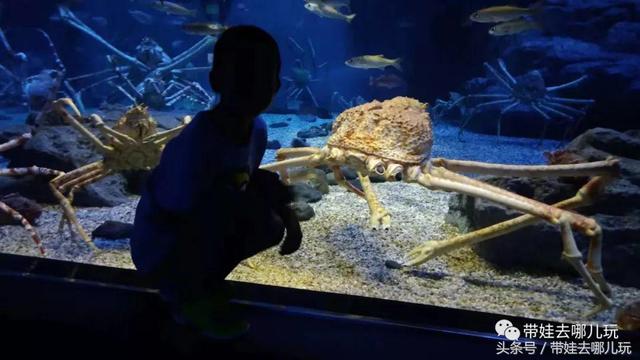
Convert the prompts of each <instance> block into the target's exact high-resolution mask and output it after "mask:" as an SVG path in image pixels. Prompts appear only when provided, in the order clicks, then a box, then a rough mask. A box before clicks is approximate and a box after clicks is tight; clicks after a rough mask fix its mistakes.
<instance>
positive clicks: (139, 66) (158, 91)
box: [58, 6, 215, 108]
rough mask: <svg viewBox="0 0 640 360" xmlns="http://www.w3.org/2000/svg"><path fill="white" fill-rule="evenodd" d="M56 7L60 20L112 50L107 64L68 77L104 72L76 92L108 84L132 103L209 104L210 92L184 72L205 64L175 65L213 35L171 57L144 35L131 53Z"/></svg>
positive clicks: (209, 41) (210, 41) (200, 48)
mask: <svg viewBox="0 0 640 360" xmlns="http://www.w3.org/2000/svg"><path fill="white" fill-rule="evenodd" d="M58 10H59V14H60V19H61V20H62V21H64V22H65V23H66V24H68V25H70V26H72V27H74V28H76V29H78V30H80V31H81V32H83V33H85V34H87V35H88V36H90V37H92V38H93V39H95V40H96V41H98V43H100V44H102V45H103V46H104V47H106V48H107V49H108V50H110V51H111V52H112V53H113V54H115V55H113V56H112V55H109V56H107V61H108V63H109V68H107V69H105V70H102V71H98V72H95V73H92V74H85V75H80V76H75V77H73V78H70V79H69V80H70V81H79V80H83V79H89V78H93V77H97V76H106V77H104V78H103V79H101V80H98V81H96V82H94V83H92V84H89V85H86V86H85V87H83V88H81V89H80V90H79V91H78V92H79V93H80V94H82V93H83V92H85V91H87V90H89V89H91V88H94V87H96V86H99V85H102V84H109V85H111V86H113V87H114V88H115V89H116V90H117V91H118V92H120V93H121V94H122V95H124V96H125V97H126V98H127V99H129V100H131V102H132V103H134V104H135V103H145V104H147V105H149V106H151V107H153V108H164V107H171V106H173V105H175V104H176V103H177V102H178V101H181V100H187V101H189V102H191V103H195V104H199V105H202V106H209V105H210V104H211V103H212V102H213V100H214V98H213V96H212V95H210V94H209V93H208V92H207V91H206V90H205V89H204V88H203V87H202V86H201V85H200V83H198V82H197V81H191V80H189V79H188V78H187V77H185V76H184V74H185V73H187V72H193V71H206V70H208V69H209V68H204V67H203V68H199V67H195V68H194V67H189V68H179V67H180V66H181V65H183V64H185V63H187V62H189V61H190V60H191V59H192V58H193V57H194V56H195V55H197V54H198V53H200V52H201V51H203V50H205V49H207V48H209V47H210V46H211V45H212V44H213V43H214V41H215V39H214V38H213V37H210V36H206V37H204V38H203V39H202V40H200V41H199V42H197V43H196V44H195V45H193V46H192V47H191V48H189V49H188V50H186V51H185V52H183V53H182V54H179V55H177V56H176V57H174V58H171V57H170V56H169V55H167V53H166V52H165V51H164V50H163V49H162V47H160V45H158V43H156V42H155V41H153V40H152V39H150V38H144V39H142V41H141V43H140V44H139V45H138V46H137V48H136V55H135V56H131V55H129V54H126V53H125V52H123V51H121V50H119V49H117V48H116V47H115V46H114V45H112V44H111V43H109V42H108V41H107V40H105V39H104V38H103V37H101V36H100V35H99V34H98V33H96V32H95V31H94V30H92V29H91V28H90V27H89V26H87V25H86V24H85V23H83V22H82V21H81V20H80V19H78V17H76V16H75V14H74V13H73V12H72V11H71V10H70V9H69V8H67V7H66V6H59V8H58ZM122 62H125V63H128V65H125V64H123V63H122Z"/></svg>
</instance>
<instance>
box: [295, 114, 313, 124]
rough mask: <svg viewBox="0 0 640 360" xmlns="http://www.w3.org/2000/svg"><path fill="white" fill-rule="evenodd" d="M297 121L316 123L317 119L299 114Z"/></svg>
mask: <svg viewBox="0 0 640 360" xmlns="http://www.w3.org/2000/svg"><path fill="white" fill-rule="evenodd" d="M298 119H300V120H301V121H304V122H309V123H314V122H316V121H318V118H317V116H316V115H314V114H300V115H298Z"/></svg>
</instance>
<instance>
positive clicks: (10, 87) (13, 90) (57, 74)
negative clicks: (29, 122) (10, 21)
mask: <svg viewBox="0 0 640 360" xmlns="http://www.w3.org/2000/svg"><path fill="white" fill-rule="evenodd" d="M33 30H35V31H36V32H37V33H39V34H40V35H42V37H43V38H44V40H45V41H46V43H47V46H48V47H49V49H50V51H51V55H52V56H53V60H54V62H55V67H56V68H55V69H42V70H40V72H39V73H38V74H34V75H30V76H25V75H24V74H21V73H23V72H24V71H19V67H18V70H16V69H14V70H13V71H12V70H10V69H9V67H8V66H4V65H2V64H0V76H1V77H0V79H2V78H4V79H2V81H1V83H2V84H1V85H0V100H2V101H3V102H5V103H14V104H15V103H23V102H24V100H26V105H27V107H28V108H29V111H31V112H33V113H36V114H37V116H38V117H40V116H42V115H46V114H47V113H48V112H49V110H50V109H51V102H52V101H53V100H55V99H57V98H58V97H59V96H60V95H62V96H65V97H71V98H73V99H75V101H77V102H79V105H80V107H82V103H81V102H80V98H79V96H78V93H77V92H76V91H75V89H74V88H73V87H72V86H71V83H70V82H69V80H68V79H67V78H66V75H67V69H66V68H65V66H64V63H63V62H62V60H61V59H60V56H59V55H58V51H57V50H56V47H55V45H54V44H53V41H52V40H51V37H49V34H47V33H46V32H45V31H44V30H42V29H33ZM2 43H4V47H5V48H6V49H7V51H8V52H9V53H10V54H12V56H13V57H14V59H16V60H17V61H18V62H20V63H25V62H26V61H28V57H27V55H25V54H24V53H16V52H15V51H14V50H13V49H12V48H11V46H10V45H9V42H8V41H7V39H6V37H5V35H4V32H3V31H2V29H0V44H2Z"/></svg>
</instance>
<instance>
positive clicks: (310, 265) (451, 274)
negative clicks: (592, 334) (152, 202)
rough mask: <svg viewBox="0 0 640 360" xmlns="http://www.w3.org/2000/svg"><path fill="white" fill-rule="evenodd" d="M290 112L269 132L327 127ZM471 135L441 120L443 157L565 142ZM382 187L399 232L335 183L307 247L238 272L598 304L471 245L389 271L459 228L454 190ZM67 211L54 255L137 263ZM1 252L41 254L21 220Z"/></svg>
mask: <svg viewBox="0 0 640 360" xmlns="http://www.w3.org/2000/svg"><path fill="white" fill-rule="evenodd" d="M291 117H292V118H294V121H291V122H290V126H289V127H286V128H278V129H269V131H270V135H271V136H270V138H271V139H277V140H279V141H280V142H281V143H282V144H283V146H287V145H288V144H289V142H290V139H291V137H292V136H295V133H296V132H297V131H299V130H300V129H304V128H307V127H309V126H311V125H319V124H322V121H318V122H316V123H301V122H299V121H297V120H295V116H291ZM266 118H267V121H268V122H269V123H271V122H276V121H283V120H285V119H286V117H282V116H276V115H268V116H266ZM465 139H466V142H464V143H461V142H459V141H458V139H457V129H456V128H454V127H451V126H446V125H438V126H437V127H436V144H435V146H434V156H444V157H451V158H458V159H470V160H481V161H494V162H504V163H521V164H536V163H543V158H542V155H541V154H542V151H543V150H549V149H553V148H556V147H557V146H558V143H555V142H550V141H547V142H545V144H544V147H538V144H537V141H535V140H533V141H532V140H527V139H507V138H503V139H502V140H501V142H500V143H499V144H498V143H497V142H496V138H495V137H492V136H482V135H475V134H471V133H467V134H466V135H465ZM325 141H326V138H317V139H310V141H309V142H310V144H311V145H312V146H320V145H322V144H324V142H325ZM273 154H274V152H273V151H268V152H267V155H266V158H265V162H267V161H271V160H272V158H273ZM374 188H375V189H376V191H377V194H378V196H379V198H380V200H381V201H382V203H383V204H384V205H385V206H386V208H387V209H388V210H389V211H390V212H391V214H392V219H393V220H392V228H391V229H390V230H386V231H385V230H379V231H373V230H370V229H369V228H368V207H367V204H366V202H365V201H364V200H363V199H360V198H358V197H357V196H355V195H353V194H350V193H347V192H346V191H345V190H344V189H342V188H340V187H336V186H333V187H331V192H330V193H329V194H328V195H326V196H325V197H324V198H323V200H322V201H321V202H319V203H316V204H312V206H313V207H314V210H315V212H316V216H315V217H314V218H313V219H311V220H310V221H307V222H304V223H302V227H303V231H304V235H305V238H304V243H303V246H302V248H301V249H300V251H298V252H297V253H295V254H293V255H291V256H288V257H282V256H280V255H278V253H277V251H276V250H275V249H273V250H270V251H267V252H265V253H263V254H260V255H258V256H256V258H255V259H254V263H255V264H257V269H255V270H254V269H250V268H248V267H245V266H239V267H238V268H237V269H236V270H235V271H234V272H233V273H232V274H231V275H230V276H229V278H230V279H233V280H239V281H247V282H255V283H260V284H268V285H277V286H287V287H295V288H300V289H311V290H316V291H327V292H336V293H346V294H352V295H361V296H368V297H376V298H384V299H393V300H400V301H406V302H415V303H423V304H432V305H438V306H446V307H456V308H461V309H469V310H477V311H484V312H493V313H500V314H509V315H515V316H524V317H530V318H536V319H544V320H555V321H580V320H584V318H583V314H584V313H586V312H587V311H588V310H590V309H591V308H592V306H593V303H592V294H591V292H590V291H589V290H588V289H586V288H585V287H584V286H583V285H582V281H581V280H580V279H579V278H571V279H563V278H560V277H558V276H552V275H550V276H533V275H528V274H525V273H520V272H504V271H498V270H496V269H494V268H493V267H491V266H490V265H489V264H487V263H486V262H485V261H484V260H482V259H480V258H479V257H478V256H477V255H475V254H474V253H473V251H471V250H470V249H462V250H459V251H456V252H453V253H451V254H449V255H446V256H443V257H440V258H437V259H434V260H432V261H430V262H428V263H426V264H424V265H422V266H420V267H417V268H415V269H412V270H410V271H399V270H390V269H387V268H386V267H385V266H384V262H385V260H402V259H403V256H404V254H405V253H406V252H408V251H409V250H410V249H412V248H413V247H414V246H416V245H418V244H420V243H422V242H424V241H437V240H442V239H445V238H448V237H450V236H453V235H455V234H456V230H455V229H453V228H451V227H450V226H448V225H446V224H445V222H444V217H445V215H446V213H447V210H448V205H447V203H448V199H449V196H450V194H447V193H443V192H433V191H429V190H426V189H424V188H421V187H420V186H418V185H414V184H403V183H383V184H374ZM136 204H137V198H135V197H132V198H131V200H130V202H128V203H126V204H123V205H121V206H117V207H114V208H84V209H79V210H78V217H79V218H80V221H81V223H82V225H83V226H84V227H85V228H86V229H88V230H89V231H91V230H92V229H94V228H96V227H97V226H98V225H100V224H101V223H102V222H103V221H105V220H116V221H123V222H132V221H133V216H134V209H135V206H136ZM59 218H60V215H59V213H58V212H57V209H56V208H54V207H46V208H45V212H44V214H43V215H42V217H41V218H40V219H39V221H38V227H37V229H38V231H39V232H40V234H41V236H42V238H43V244H44V246H45V248H46V250H47V257H50V258H54V259H62V260H72V261H77V262H86V263H92V264H99V265H107V266H115V267H122V268H133V267H134V266H133V264H132V262H131V258H130V256H129V245H128V241H127V240H121V241H101V240H100V239H97V240H96V243H97V245H98V246H99V247H100V248H101V249H103V251H101V252H100V253H98V254H92V253H91V252H90V251H89V250H88V247H87V246H86V245H85V244H82V243H81V241H80V240H78V239H77V238H72V237H70V236H69V233H68V230H66V229H65V232H64V233H63V235H60V233H58V222H59ZM558 241H560V236H559V235H558ZM0 251H1V252H6V253H15V254H23V255H33V256H37V255H38V252H37V250H36V249H35V246H34V245H33V243H32V242H31V239H30V237H29V236H28V235H27V233H26V232H25V231H24V229H22V228H21V227H18V226H4V227H0ZM605 251H606V247H605ZM505 256H508V254H505ZM558 256H560V254H558ZM605 271H606V269H605ZM613 291H614V294H615V298H614V301H615V303H616V306H620V305H622V304H625V303H627V302H629V301H632V300H637V299H638V298H640V290H639V289H634V288H623V287H618V286H613ZM614 310H615V309H614ZM614 310H609V311H607V312H604V313H601V314H600V315H599V316H598V317H597V318H596V319H595V320H596V321H598V322H602V323H611V322H613V321H614V320H613V319H614Z"/></svg>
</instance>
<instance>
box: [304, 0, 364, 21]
mask: <svg viewBox="0 0 640 360" xmlns="http://www.w3.org/2000/svg"><path fill="white" fill-rule="evenodd" d="M304 7H305V9H307V10H309V11H310V12H312V13H314V14H316V15H318V16H320V17H325V18H329V19H338V20H344V21H346V22H348V23H351V22H352V21H353V19H354V18H355V17H356V14H351V15H345V14H343V13H341V12H339V11H338V10H337V9H336V8H335V7H333V6H331V5H328V4H325V3H315V2H313V3H306V4H304Z"/></svg>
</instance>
